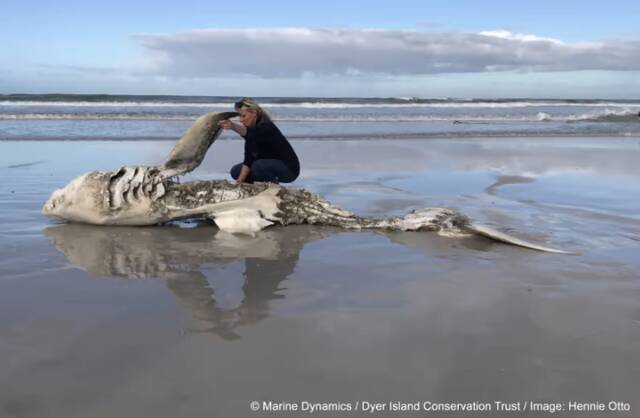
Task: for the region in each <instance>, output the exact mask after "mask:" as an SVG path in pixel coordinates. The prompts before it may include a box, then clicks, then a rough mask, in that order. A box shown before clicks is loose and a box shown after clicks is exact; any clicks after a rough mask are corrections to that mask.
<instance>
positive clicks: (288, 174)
mask: <svg viewBox="0 0 640 418" xmlns="http://www.w3.org/2000/svg"><path fill="white" fill-rule="evenodd" d="M241 169H242V163H240V164H236V165H234V166H233V167H231V177H233V179H234V180H237V179H238V177H239V176H240V170H241ZM296 177H298V176H296V175H295V173H293V172H292V171H291V170H290V169H289V167H287V166H286V165H285V163H283V162H282V161H280V160H273V159H268V158H263V159H261V160H255V161H254V162H253V164H251V171H250V172H249V176H248V177H247V178H246V180H245V181H246V182H247V183H253V182H254V181H270V182H272V183H291V182H292V181H294V180H295V179H296Z"/></svg>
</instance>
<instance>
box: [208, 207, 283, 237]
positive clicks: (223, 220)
mask: <svg viewBox="0 0 640 418" xmlns="http://www.w3.org/2000/svg"><path fill="white" fill-rule="evenodd" d="M212 218H213V221H214V222H215V223H216V225H218V228H220V229H221V230H222V231H224V232H228V233H231V234H246V235H255V233H256V232H258V231H261V230H263V229H264V228H266V227H268V226H270V225H273V222H271V221H269V220H267V219H265V218H264V217H263V215H262V212H261V211H260V210H257V209H252V208H240V207H237V208H233V209H229V210H223V211H220V212H215V213H214V214H212Z"/></svg>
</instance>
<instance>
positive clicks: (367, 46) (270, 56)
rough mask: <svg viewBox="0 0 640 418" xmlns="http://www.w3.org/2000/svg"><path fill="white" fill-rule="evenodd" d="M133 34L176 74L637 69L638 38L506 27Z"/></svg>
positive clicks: (155, 65) (156, 63) (152, 59)
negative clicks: (575, 37)
mask: <svg viewBox="0 0 640 418" xmlns="http://www.w3.org/2000/svg"><path fill="white" fill-rule="evenodd" d="M132 38H133V39H134V40H135V41H136V42H138V43H140V44H141V45H142V46H143V48H144V52H145V55H144V56H143V59H144V61H145V64H146V65H145V67H146V68H147V69H148V71H149V72H151V73H154V74H156V75H164V76H171V77H187V78H189V77H197V78H210V77H219V76H225V75H235V76H238V75H247V76H256V77H269V78H276V77H301V76H303V75H304V74H314V75H317V76H334V75H338V76H348V77H361V76H367V75H392V76H406V75H426V74H443V73H476V72H478V73H480V72H495V71H507V70H519V71H534V72H548V71H581V70H616V71H635V70H640V41H629V40H624V41H623V40H604V41H599V42H584V43H570V42H563V41H562V40H559V39H554V38H548V37H540V36H536V35H530V34H515V33H511V32H508V31H487V32H480V33H463V32H447V33H445V32H439V33H437V32H422V31H397V30H353V29H309V28H280V29H209V30H194V31H190V32H184V33H176V34H140V35H133V36H132Z"/></svg>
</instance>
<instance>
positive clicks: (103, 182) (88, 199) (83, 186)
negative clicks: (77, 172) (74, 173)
mask: <svg viewBox="0 0 640 418" xmlns="http://www.w3.org/2000/svg"><path fill="white" fill-rule="evenodd" d="M112 174H113V173H111V172H105V171H94V172H91V173H86V174H83V175H81V176H78V177H76V178H75V179H73V180H72V181H70V182H69V184H67V185H66V186H65V187H63V188H62V189H58V190H56V191H54V192H53V194H52V195H51V197H50V198H49V200H47V202H46V203H45V204H44V206H43V207H42V214H43V215H46V216H49V217H53V218H58V219H64V220H69V221H76V222H85V223H94V222H95V221H99V222H97V223H99V224H102V223H104V222H100V221H101V220H102V218H104V215H105V213H107V212H108V208H109V203H108V200H109V199H108V193H109V179H110V178H111V175H112ZM105 200H106V202H105Z"/></svg>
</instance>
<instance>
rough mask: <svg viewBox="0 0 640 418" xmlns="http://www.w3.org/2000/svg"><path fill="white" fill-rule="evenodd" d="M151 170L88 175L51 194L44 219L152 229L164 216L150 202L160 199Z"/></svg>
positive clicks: (161, 192) (159, 183) (157, 178)
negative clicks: (141, 226)
mask: <svg viewBox="0 0 640 418" xmlns="http://www.w3.org/2000/svg"><path fill="white" fill-rule="evenodd" d="M164 192H165V189H164V183H163V178H162V177H161V176H159V175H158V174H157V170H156V169H155V168H154V167H123V168H121V169H120V170H119V171H117V172H112V171H92V172H91V173H87V174H83V175H81V176H79V177H77V178H75V179H73V180H72V181H71V182H69V184H67V185H66V186H65V187H64V188H62V189H58V190H56V191H54V192H53V194H52V195H51V197H50V198H49V200H47V202H46V203H45V204H44V206H43V207H42V213H43V214H44V215H46V216H49V217H53V218H58V219H62V220H66V221H71V222H81V223H90V224H95V225H106V224H109V225H153V224H156V223H158V222H161V221H162V220H163V215H164V212H163V211H161V210H154V209H155V205H154V202H155V201H156V200H157V199H158V198H159V197H161V196H163V195H164Z"/></svg>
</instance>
